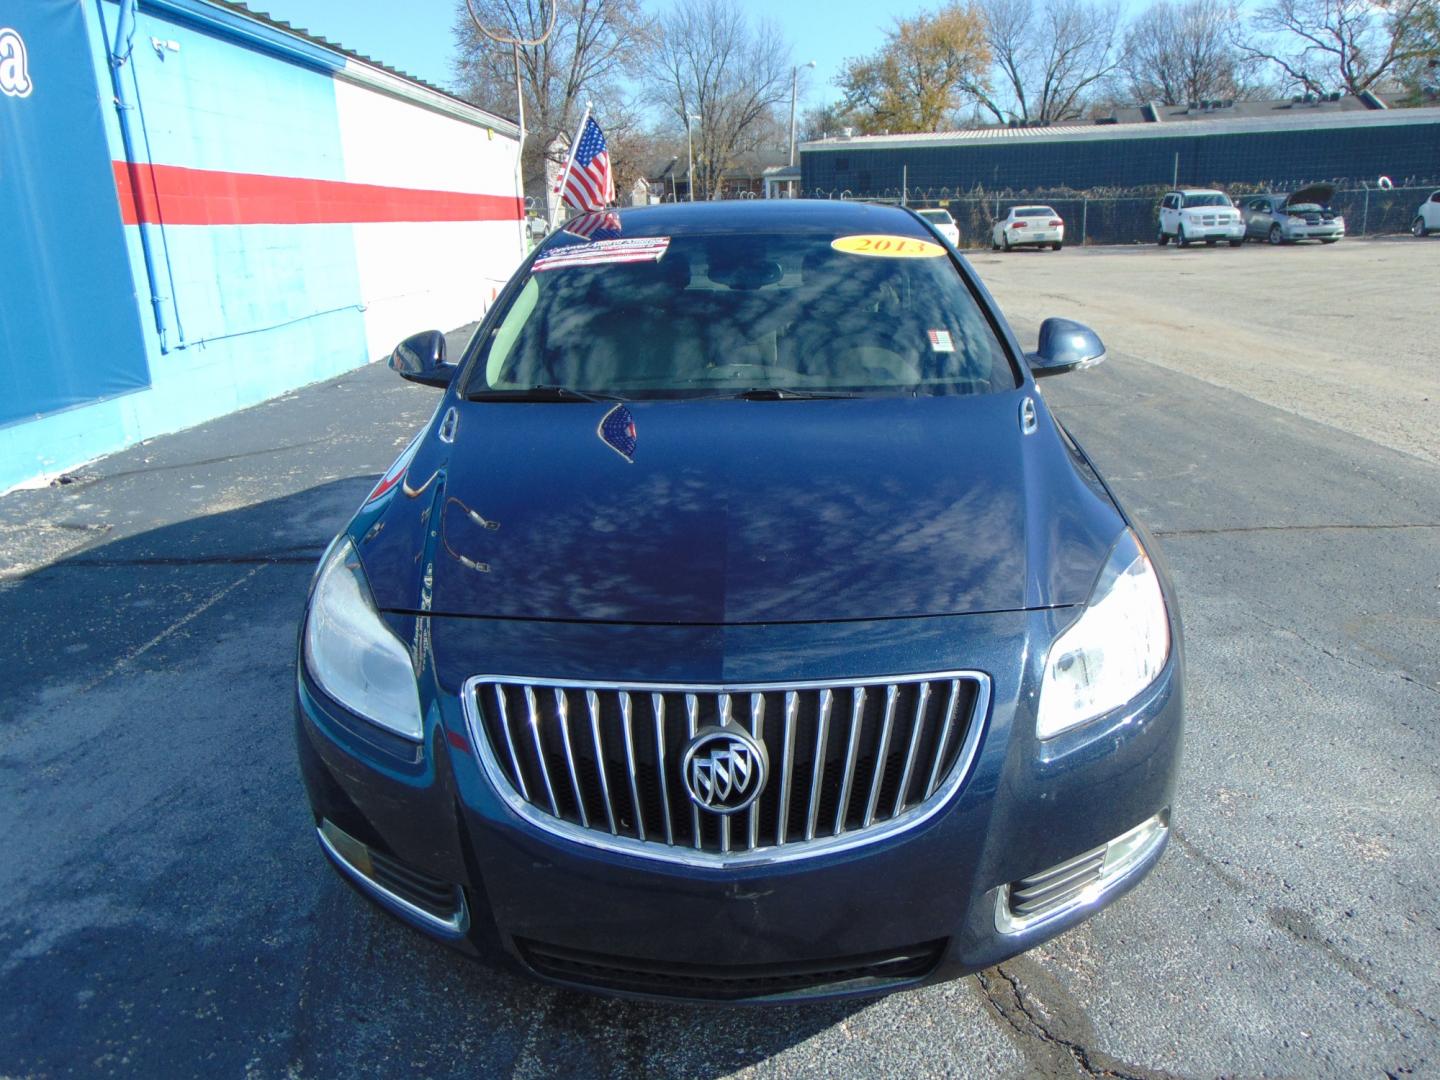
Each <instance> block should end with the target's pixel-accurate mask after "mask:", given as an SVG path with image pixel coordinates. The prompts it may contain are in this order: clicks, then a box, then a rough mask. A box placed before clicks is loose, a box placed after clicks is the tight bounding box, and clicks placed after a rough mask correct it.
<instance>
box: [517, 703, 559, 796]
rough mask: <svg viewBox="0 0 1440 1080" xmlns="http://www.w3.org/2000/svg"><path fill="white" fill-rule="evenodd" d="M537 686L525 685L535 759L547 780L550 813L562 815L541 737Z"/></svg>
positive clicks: (546, 793)
mask: <svg viewBox="0 0 1440 1080" xmlns="http://www.w3.org/2000/svg"><path fill="white" fill-rule="evenodd" d="M536 706H537V702H536V700H535V688H534V687H533V686H527V687H525V708H526V709H527V710H528V712H529V716H528V717H527V719H528V720H529V722H530V736H531V738H532V739H533V740H534V742H535V760H536V763H537V764H538V765H539V766H540V775H541V776H542V777H543V778H544V780H545V795H546V797H547V798H548V799H549V800H550V813H552V814H554V815H555V816H556V817H559V816H560V804H559V803H558V802H556V801H555V784H554V782H553V781H552V780H551V779H550V765H549V763H548V762H546V760H545V759H546V757H547V756H548V755H547V754H546V752H545V742H544V740H543V739H541V737H540V710H539V709H538V708H537V707H536Z"/></svg>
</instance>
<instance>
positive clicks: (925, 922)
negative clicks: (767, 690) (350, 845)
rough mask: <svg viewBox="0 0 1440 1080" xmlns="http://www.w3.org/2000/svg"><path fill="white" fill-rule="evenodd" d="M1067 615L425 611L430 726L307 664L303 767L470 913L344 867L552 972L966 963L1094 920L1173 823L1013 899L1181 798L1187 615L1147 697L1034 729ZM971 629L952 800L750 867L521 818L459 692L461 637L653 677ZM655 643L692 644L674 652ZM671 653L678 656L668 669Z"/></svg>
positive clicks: (802, 984)
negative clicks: (1059, 903) (502, 791)
mask: <svg viewBox="0 0 1440 1080" xmlns="http://www.w3.org/2000/svg"><path fill="white" fill-rule="evenodd" d="M1068 617H1069V615H1068V614H1067V613H1066V612H1064V611H1041V612H1028V613H1010V614H1001V615H983V616H955V617H949V618H937V619H915V620H885V621H879V622H875V623H860V624H856V623H847V624H824V625H819V626H813V625H812V626H770V627H759V626H756V627H731V628H725V629H723V630H719V629H716V628H709V627H698V628H686V627H614V626H599V627H597V626H579V625H568V626H558V625H555V624H548V625H540V624H534V625H531V624H519V623H513V622H512V623H503V624H501V623H489V622H486V621H484V620H447V619H431V620H429V624H428V628H427V629H426V631H425V633H424V634H422V635H421V637H422V638H425V639H427V640H429V641H431V642H433V643H434V646H433V647H434V653H433V657H432V660H431V663H430V666H429V668H428V675H429V677H430V678H431V679H432V680H433V685H432V688H431V689H432V692H431V694H430V701H429V702H428V704H427V712H428V715H427V723H426V741H425V743H424V745H423V746H420V747H414V746H413V745H412V744H404V743H403V742H401V741H400V740H388V739H385V738H378V739H377V738H376V737H375V734H376V733H375V732H374V731H373V729H370V728H369V725H367V724H366V723H365V721H363V720H360V719H359V718H357V717H353V716H350V715H348V714H346V713H345V712H344V710H343V709H340V708H339V707H338V706H337V705H336V704H335V703H334V702H332V701H330V700H328V699H327V698H326V697H325V696H324V695H323V694H322V693H320V692H319V690H318V689H317V688H316V687H315V686H314V685H313V684H311V682H310V680H309V679H308V677H307V676H305V675H304V673H303V671H302V673H301V676H300V678H299V680H298V685H297V696H296V715H297V723H298V741H299V749H300V760H301V764H302V771H303V773H304V776H305V781H306V785H307V789H308V791H309V795H310V800H311V804H312V807H313V809H314V812H315V817H316V821H317V824H321V823H324V822H330V823H333V825H334V826H336V827H337V828H338V829H339V830H342V831H343V833H344V834H346V835H348V836H349V837H352V838H355V839H356V840H358V841H359V842H360V843H361V844H363V845H369V846H371V847H373V849H374V850H375V851H377V852H381V853H383V855H384V856H385V857H389V858H391V859H394V860H397V861H399V862H400V863H403V864H404V866H405V867H408V868H410V869H411V870H412V871H414V872H415V873H416V874H418V875H419V876H420V878H421V879H422V880H426V881H429V880H432V879H433V881H434V882H436V883H453V885H454V886H456V887H458V888H459V890H460V892H459V896H460V897H461V904H462V905H463V908H464V923H463V926H462V925H460V924H459V923H458V922H457V923H455V924H454V925H453V926H451V927H448V928H447V927H446V926H437V923H436V919H435V918H434V917H430V918H426V917H417V916H416V915H415V913H414V912H413V911H411V910H408V909H407V907H406V905H404V904H396V903H394V902H393V901H391V900H387V898H386V897H385V896H384V895H383V892H384V889H383V888H381V889H377V888H376V887H375V885H376V881H375V880H374V879H373V878H367V877H366V876H365V875H364V874H360V873H355V872H354V868H353V867H351V868H347V867H346V866H344V865H343V859H337V858H336V853H335V852H334V851H333V850H328V848H330V847H333V845H327V853H328V854H330V855H331V858H332V859H334V860H335V861H336V863H337V866H339V867H340V869H341V871H342V873H344V874H345V876H346V877H347V880H350V881H351V883H352V884H354V885H356V886H357V887H358V888H360V889H361V891H362V892H364V893H366V895H369V896H370V897H371V898H372V899H374V900H376V902H378V903H380V904H381V905H382V906H384V907H386V908H387V910H389V911H390V912H391V913H392V914H395V915H397V916H398V917H399V918H401V919H403V920H405V921H407V922H410V923H411V924H412V925H415V926H417V927H418V928H419V929H422V930H425V931H427V932H429V933H431V934H432V935H433V936H436V937H440V938H442V939H445V940H449V941H450V942H451V943H452V944H456V945H458V946H459V947H461V948H462V949H465V950H466V951H470V952H473V953H477V954H480V955H482V956H484V957H487V958H497V959H498V958H503V959H504V961H505V962H508V963H510V964H516V965H519V966H520V967H521V968H523V969H525V970H527V971H530V972H531V973H532V974H536V975H540V976H541V977H547V978H549V979H550V980H551V981H560V982H565V983H567V984H570V985H577V986H583V987H585V988H587V989H601V990H606V991H609V992H616V993H625V994H638V995H643V996H659V997H666V998H699V999H706V998H709V999H713V998H716V997H723V998H725V999H726V1000H735V999H739V1000H771V999H774V998H781V997H800V996H803V997H814V996H845V995H852V994H861V993H873V992H875V991H877V990H888V989H894V988H897V987H899V986H904V985H915V984H918V983H923V982H928V981H936V980H941V979H946V978H952V977H955V976H958V975H962V974H965V973H967V972H970V971H975V970H979V969H982V968H985V967H988V966H990V965H993V964H994V963H996V962H998V961H1000V960H1003V959H1005V958H1006V957H1008V956H1011V955H1014V954H1015V953H1018V952H1022V951H1024V950H1026V949H1029V948H1031V947H1033V946H1034V945H1036V944H1038V943H1039V942H1041V941H1043V940H1046V939H1047V938H1049V937H1052V936H1053V935H1055V934H1057V933H1060V932H1061V931H1063V930H1065V929H1068V928H1069V927H1070V926H1073V925H1075V924H1076V923H1078V922H1080V921H1082V920H1083V919H1085V918H1088V917H1089V916H1090V915H1091V914H1093V913H1094V912H1095V911H1097V910H1099V909H1100V908H1101V907H1103V906H1105V905H1106V904H1108V903H1110V902H1111V901H1113V900H1114V899H1115V898H1117V897H1118V896H1120V895H1122V894H1123V893H1124V892H1125V891H1127V890H1128V889H1129V888H1131V887H1132V886H1133V885H1134V884H1135V883H1136V882H1138V881H1139V880H1140V879H1141V878H1142V877H1143V876H1144V875H1145V874H1146V873H1147V872H1148V871H1149V870H1150V868H1151V867H1153V866H1154V865H1155V863H1156V862H1157V861H1158V860H1159V858H1160V856H1161V853H1162V852H1163V849H1164V846H1165V841H1166V839H1167V837H1168V830H1161V831H1159V832H1157V833H1156V834H1155V835H1154V837H1153V838H1152V839H1151V840H1150V841H1148V846H1147V847H1146V848H1145V850H1143V851H1141V852H1139V853H1138V856H1137V857H1136V858H1135V859H1133V860H1132V861H1130V862H1129V863H1127V864H1125V865H1123V866H1122V867H1121V870H1122V871H1123V872H1121V873H1117V874H1115V875H1113V876H1112V877H1110V878H1107V879H1106V880H1104V881H1103V882H1100V881H1097V882H1096V883H1095V885H1094V887H1092V888H1088V889H1087V890H1085V891H1084V892H1083V893H1081V894H1077V897H1076V899H1075V902H1074V903H1073V904H1070V905H1069V906H1065V907H1063V908H1062V909H1060V910H1057V911H1055V912H1052V913H1050V914H1049V915H1048V916H1047V917H1045V918H1043V919H1038V920H1030V921H1025V920H1020V921H1017V920H1014V919H1007V918H1006V917H1005V912H1006V910H1007V909H1006V906H1005V905H1006V904H1007V903H1008V900H1007V897H1008V895H1009V889H1010V887H1011V885H1012V883H1021V882H1023V881H1024V880H1025V879H1028V878H1033V877H1035V876H1036V875H1043V874H1044V873H1045V872H1046V871H1047V870H1049V869H1051V868H1055V867H1056V866H1057V865H1058V864H1062V863H1065V862H1066V861H1067V860H1071V859H1074V858H1075V857H1076V856H1079V855H1082V854H1084V853H1087V852H1093V851H1094V850H1096V849H1097V848H1100V847H1103V846H1104V845H1106V844H1107V843H1108V842H1109V841H1111V840H1113V839H1115V838H1117V837H1120V836H1122V835H1123V834H1125V833H1127V832H1128V831H1129V830H1131V829H1133V828H1135V827H1136V826H1137V825H1140V824H1141V823H1144V822H1147V821H1149V820H1151V819H1154V818H1156V817H1157V816H1160V815H1168V810H1169V807H1170V805H1171V802H1172V799H1173V794H1174V785H1175V773H1176V768H1177V765H1178V760H1179V754H1180V747H1181V728H1182V720H1181V715H1182V709H1183V702H1182V690H1181V675H1182V659H1183V658H1182V654H1181V646H1180V642H1179V637H1178V628H1177V634H1176V638H1175V640H1176V646H1175V649H1174V651H1173V653H1172V656H1171V659H1170V662H1169V664H1168V666H1167V668H1166V670H1165V672H1164V673H1163V674H1162V676H1161V677H1160V679H1158V680H1157V681H1156V682H1155V683H1154V684H1153V685H1152V686H1151V687H1150V688H1148V689H1147V690H1146V691H1145V692H1144V693H1143V694H1141V695H1140V696H1139V697H1138V698H1137V699H1136V700H1134V701H1132V702H1131V703H1129V704H1128V705H1127V706H1125V707H1123V708H1121V709H1119V710H1116V712H1114V713H1111V714H1109V715H1107V716H1105V717H1102V718H1100V719H1098V720H1096V721H1094V722H1092V723H1091V724H1090V725H1087V726H1085V727H1083V728H1081V729H1078V730H1075V731H1071V732H1067V733H1065V734H1063V735H1061V736H1059V737H1058V738H1056V739H1053V740H1050V741H1048V742H1046V743H1043V744H1042V743H1039V742H1037V740H1036V739H1035V738H1034V735H1033V731H1034V718H1033V711H1032V710H1033V700H1034V695H1033V687H1034V686H1035V685H1037V681H1038V665H1039V663H1040V662H1041V661H1040V656H1041V655H1043V652H1044V650H1043V649H1035V648H1027V647H1026V643H1027V642H1033V641H1049V640H1052V639H1053V637H1054V636H1055V634H1056V632H1057V631H1058V629H1059V627H1060V625H1062V624H1063V623H1064V622H1065V621H1067V620H1068ZM394 621H395V623H396V629H397V631H402V632H403V631H406V630H408V631H409V633H407V634H406V636H407V637H409V636H410V634H413V633H414V632H415V630H416V629H417V628H416V625H415V620H413V619H398V620H394ZM407 623H408V626H407V625H405V624H407ZM957 642H964V650H963V651H964V654H965V659H966V661H967V663H969V664H971V665H972V666H974V667H976V668H978V669H980V670H985V671H987V672H989V673H990V675H991V678H992V682H993V690H994V692H993V696H992V699H991V702H990V715H989V717H988V719H987V721H986V723H987V726H986V731H985V734H984V738H983V740H982V742H981V745H980V747H979V751H978V755H977V757H976V759H975V762H974V764H973V765H972V767H971V772H970V775H969V776H968V778H967V779H966V781H965V783H964V784H963V785H962V786H961V787H960V789H959V791H958V792H957V793H956V795H955V796H954V797H953V798H952V799H951V800H950V801H949V802H948V803H947V804H946V805H945V806H944V807H943V809H942V810H941V811H940V812H939V813H937V814H935V815H934V816H933V817H932V818H930V819H928V820H926V821H925V822H923V823H922V824H921V825H918V826H916V827H915V828H913V829H912V830H910V831H908V832H906V833H903V834H901V835H899V836H894V837H890V838H888V839H885V840H883V841H880V842H877V843H874V844H868V845H864V846H861V847H858V848H854V849H850V850H846V851H843V852H839V853H836V854H833V855H822V856H816V857H809V858H799V859H795V860H790V861H782V862H777V863H773V864H765V865H759V866H754V867H745V868H743V869H736V868H715V867H689V866H683V865H679V864H674V863H663V862H658V861H655V860H651V859H646V858H639V857H635V856H633V855H630V854H623V853H618V852H612V851H604V850H600V849H596V848H592V847H583V846H580V845H576V844H573V843H569V842H566V841H564V840H561V839H558V838H556V837H555V836H553V835H551V834H549V833H547V832H545V831H543V830H541V829H538V828H536V827H535V826H534V825H533V824H531V823H530V822H527V821H525V820H522V819H521V818H520V817H518V816H517V815H516V814H515V813H514V812H513V811H512V810H511V809H510V808H509V807H508V806H507V805H506V803H505V801H504V800H503V799H502V798H501V797H500V796H499V794H498V793H497V792H496V791H495V789H494V788H493V787H492V786H491V784H490V782H489V780H488V779H487V778H486V776H485V774H484V773H483V771H482V769H481V767H480V763H479V760H478V758H477V756H476V753H475V750H474V747H473V746H472V745H471V743H470V741H469V740H470V734H469V731H468V729H467V726H466V723H465V719H464V716H463V715H462V710H461V708H460V702H459V700H458V690H459V687H460V685H461V684H463V682H464V680H465V678H467V677H468V676H469V675H470V674H473V671H472V670H469V669H470V667H471V666H472V665H470V664H468V663H461V662H460V661H458V660H457V659H456V658H458V657H462V656H475V655H485V656H486V658H487V663H486V666H487V667H489V668H492V669H494V670H507V669H509V670H515V671H528V670H533V667H534V663H535V660H534V657H535V656H536V655H537V654H539V653H542V652H543V654H544V655H547V656H555V657H565V658H567V663H568V665H569V671H568V672H567V674H570V675H571V676H572V677H577V678H586V677H592V678H595V679H605V678H611V679H613V678H616V677H620V678H625V677H631V676H632V674H633V673H632V672H630V671H624V670H617V668H618V667H619V666H620V665H622V664H629V665H631V666H633V665H634V663H635V661H634V660H633V658H634V657H636V656H641V657H647V658H649V659H648V660H647V661H646V664H647V670H646V672H645V674H646V675H650V676H655V675H663V676H664V677H665V678H673V679H676V680H677V681H679V680H685V681H692V682H697V683H700V682H717V681H734V682H742V681H746V680H753V679H780V678H787V679H788V678H795V679H800V678H811V679H815V678H826V677H840V675H839V666H840V665H841V664H842V663H843V664H844V665H845V666H846V667H847V668H848V669H850V670H846V671H845V674H846V675H853V674H854V671H853V668H854V667H855V666H856V665H857V664H858V663H863V664H864V667H865V669H866V670H867V671H874V672H876V673H882V672H883V673H886V674H889V673H891V672H892V671H902V670H911V671H917V670H920V671H923V670H941V669H943V668H945V667H946V662H947V661H948V662H949V663H951V664H953V661H954V659H955V649H956V643H957ZM622 657H623V658H625V659H623V660H622V659H621V658H622ZM656 657H679V658H682V659H680V660H677V661H673V662H670V663H668V665H666V664H665V662H662V661H657V660H656V659H655V658H656ZM777 657H784V658H787V659H786V663H785V667H786V670H784V671H778V672H777V671H776V670H775V665H776V658H777ZM657 663H658V664H660V665H661V666H662V667H665V666H668V668H669V670H663V671H658V672H657V670H656V665H657ZM587 669H591V670H587ZM406 880H408V879H406ZM402 884H403V883H402ZM862 961H863V963H862ZM817 971H818V972H823V973H829V974H827V975H825V977H823V978H822V977H818V976H814V975H813V973H814V972H817ZM737 972H738V973H742V974H743V976H744V977H743V978H740V976H737V975H735V974H734V973H737ZM805 972H811V973H812V975H811V977H809V978H808V980H807V978H806V976H805V974H804V973H805ZM797 973H798V974H797ZM830 974H833V977H830ZM772 975H773V977H772ZM737 979H738V981H737ZM727 980H728V981H727ZM716 986H728V987H729V988H730V989H729V990H728V991H725V992H723V993H722V992H719V991H714V988H715V987H716ZM736 987H739V988H740V989H738V990H737V989H736Z"/></svg>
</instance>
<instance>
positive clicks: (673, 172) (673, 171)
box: [665, 154, 680, 203]
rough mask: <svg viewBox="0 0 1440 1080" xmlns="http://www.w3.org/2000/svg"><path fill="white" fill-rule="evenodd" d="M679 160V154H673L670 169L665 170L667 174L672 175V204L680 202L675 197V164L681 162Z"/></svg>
mask: <svg viewBox="0 0 1440 1080" xmlns="http://www.w3.org/2000/svg"><path fill="white" fill-rule="evenodd" d="M679 160H680V157H679V155H678V154H671V155H670V168H668V169H666V170H665V171H666V172H668V173H669V174H670V201H671V202H672V203H673V202H678V201H679V200H678V199H677V198H676V197H675V163H676V162H677V161H679Z"/></svg>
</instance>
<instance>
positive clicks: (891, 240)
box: [830, 234, 945, 259]
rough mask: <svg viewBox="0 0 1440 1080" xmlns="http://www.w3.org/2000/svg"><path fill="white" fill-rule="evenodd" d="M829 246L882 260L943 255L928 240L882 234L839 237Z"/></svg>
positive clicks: (938, 247) (852, 253)
mask: <svg viewBox="0 0 1440 1080" xmlns="http://www.w3.org/2000/svg"><path fill="white" fill-rule="evenodd" d="M830 246H831V247H832V248H834V249H835V250H836V251H845V252H849V253H850V254H851V255H873V256H877V257H879V258H882V259H934V258H937V257H939V256H941V255H944V254H945V249H944V248H943V247H941V246H940V245H939V244H932V243H931V242H930V241H929V240H915V239H913V238H912V237H909V236H885V235H882V234H866V235H862V236H841V237H839V238H838V239H835V240H831V241H830Z"/></svg>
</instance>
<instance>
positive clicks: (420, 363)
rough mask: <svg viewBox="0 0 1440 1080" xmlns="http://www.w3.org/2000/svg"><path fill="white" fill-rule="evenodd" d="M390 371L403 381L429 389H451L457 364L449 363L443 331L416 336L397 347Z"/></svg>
mask: <svg viewBox="0 0 1440 1080" xmlns="http://www.w3.org/2000/svg"><path fill="white" fill-rule="evenodd" d="M390 369H391V370H392V371H395V372H398V373H399V375H400V377H401V378H402V379H409V380H410V381H411V382H417V383H424V384H425V385H426V386H449V385H450V380H451V379H453V378H454V377H455V371H456V367H455V365H454V364H447V363H446V362H445V335H444V334H442V333H441V332H440V331H439V330H426V331H425V332H424V333H421V334H412V335H411V336H410V337H407V338H406V339H405V340H404V341H402V342H401V343H400V344H399V345H397V346H395V351H394V352H392V353H391V354H390Z"/></svg>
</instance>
